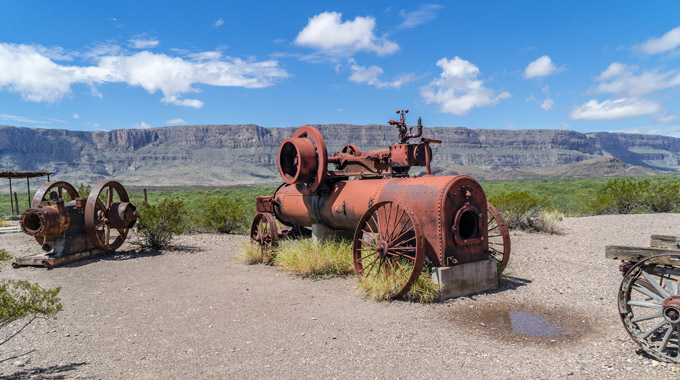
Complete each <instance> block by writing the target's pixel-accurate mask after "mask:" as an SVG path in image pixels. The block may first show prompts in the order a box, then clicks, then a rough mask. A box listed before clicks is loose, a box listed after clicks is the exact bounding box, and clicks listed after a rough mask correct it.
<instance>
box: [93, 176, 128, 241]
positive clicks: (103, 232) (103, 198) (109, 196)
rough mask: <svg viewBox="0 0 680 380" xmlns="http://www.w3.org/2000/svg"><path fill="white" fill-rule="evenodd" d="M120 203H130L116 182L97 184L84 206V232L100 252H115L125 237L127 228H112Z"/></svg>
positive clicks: (123, 189) (121, 187) (123, 190)
mask: <svg viewBox="0 0 680 380" xmlns="http://www.w3.org/2000/svg"><path fill="white" fill-rule="evenodd" d="M121 202H130V198H129V197H128V193H127V191H125V188H124V187H123V185H121V184H120V183H118V182H116V181H101V182H99V183H97V184H96V185H95V186H94V188H92V191H90V195H88V197H87V203H86V204H85V231H86V232H87V236H88V237H89V238H90V242H92V245H94V247H95V248H96V249H98V250H100V251H108V252H110V251H115V250H116V249H118V247H120V246H121V245H122V244H123V242H124V241H125V238H126V237H127V234H128V231H129V228H117V227H114V226H112V220H113V218H114V217H115V216H114V215H113V213H114V212H116V211H117V205H118V204H120V203H121Z"/></svg>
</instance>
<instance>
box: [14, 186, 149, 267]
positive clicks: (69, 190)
mask: <svg viewBox="0 0 680 380" xmlns="http://www.w3.org/2000/svg"><path fill="white" fill-rule="evenodd" d="M136 220H137V213H136V212H135V206H134V205H132V203H130V199H129V197H128V194H127V191H125V188H124V187H123V186H122V185H121V184H120V183H118V182H116V181H101V182H99V183H97V184H96V185H95V186H94V188H93V189H92V191H91V192H90V194H89V195H88V196H87V197H80V196H79V195H78V191H77V190H76V189H75V188H74V187H73V185H71V184H69V183H68V182H64V181H54V182H47V183H45V184H44V185H42V187H40V189H39V190H38V192H37V193H36V194H35V197H34V198H33V202H32V204H31V208H30V209H28V210H26V211H24V213H23V214H21V229H22V231H24V232H25V233H26V234H28V235H31V236H33V237H35V240H36V241H37V242H38V244H40V246H41V247H42V250H43V251H44V253H43V254H42V255H35V256H26V257H21V258H19V259H17V261H16V262H15V263H14V266H15V267H19V266H27V265H37V266H45V267H48V268H51V267H55V266H59V265H63V264H66V263H69V262H73V261H77V260H82V259H86V258H90V257H94V256H96V255H98V254H101V253H104V252H112V251H115V250H116V249H117V248H118V247H120V246H121V244H123V242H124V241H125V238H126V237H127V234H128V231H129V230H130V228H132V227H133V226H134V224H135V222H136Z"/></svg>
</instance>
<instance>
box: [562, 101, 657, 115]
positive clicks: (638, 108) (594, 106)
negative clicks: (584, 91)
mask: <svg viewBox="0 0 680 380" xmlns="http://www.w3.org/2000/svg"><path fill="white" fill-rule="evenodd" d="M660 111H661V105H659V104H658V103H654V102H651V101H649V100H645V99H640V98H620V99H609V100H605V101H603V102H601V103H600V102H598V101H597V100H595V99H592V100H589V101H587V102H586V103H584V104H582V105H581V106H579V107H576V108H574V109H573V110H572V111H571V113H570V114H569V117H570V118H572V119H585V120H616V119H624V118H628V117H635V116H642V115H651V114H655V113H659V112H660Z"/></svg>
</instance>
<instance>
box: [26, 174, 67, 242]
mask: <svg viewBox="0 0 680 380" xmlns="http://www.w3.org/2000/svg"><path fill="white" fill-rule="evenodd" d="M77 196H78V190H76V188H75V187H73V185H71V184H70V183H68V182H65V181H52V182H46V183H44V184H43V185H42V186H40V188H39V189H38V191H37V192H36V193H35V196H34V197H33V201H32V202H31V207H33V208H35V207H38V206H40V202H43V201H50V202H56V201H64V203H67V202H70V201H72V200H74V199H76V197H77ZM34 237H35V240H36V241H37V242H38V243H39V244H40V245H42V244H43V242H44V240H45V239H44V237H43V236H40V235H35V236H34Z"/></svg>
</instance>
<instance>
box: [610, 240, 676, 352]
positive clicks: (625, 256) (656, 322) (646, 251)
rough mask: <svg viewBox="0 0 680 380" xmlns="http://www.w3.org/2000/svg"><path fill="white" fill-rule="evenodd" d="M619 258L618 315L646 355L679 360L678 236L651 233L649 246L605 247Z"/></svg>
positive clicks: (614, 257)
mask: <svg viewBox="0 0 680 380" xmlns="http://www.w3.org/2000/svg"><path fill="white" fill-rule="evenodd" d="M606 256H607V257H608V258H611V259H616V260H621V265H620V266H619V269H620V270H621V273H622V274H623V281H621V286H620V287H619V294H618V304H619V314H620V316H621V321H622V322H623V326H624V327H625V328H626V331H628V334H630V336H631V338H633V340H634V341H635V343H637V344H638V345H639V346H640V347H641V348H642V350H643V351H645V352H646V353H647V354H648V355H649V356H651V357H653V358H655V359H657V360H661V361H664V362H669V363H680V236H667V235H652V236H651V247H650V248H641V247H626V246H607V247H606Z"/></svg>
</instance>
